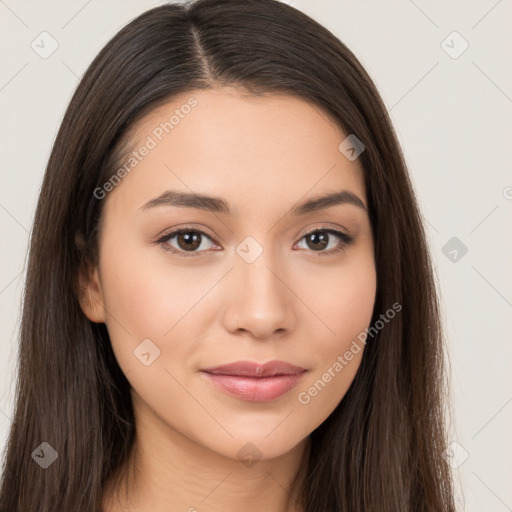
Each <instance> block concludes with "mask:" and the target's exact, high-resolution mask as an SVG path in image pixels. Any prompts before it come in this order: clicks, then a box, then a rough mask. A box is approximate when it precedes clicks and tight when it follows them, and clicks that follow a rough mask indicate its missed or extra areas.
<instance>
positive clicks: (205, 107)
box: [82, 88, 376, 512]
mask: <svg viewBox="0 0 512 512" xmlns="http://www.w3.org/2000/svg"><path fill="white" fill-rule="evenodd" d="M191 96H193V97H194V98H196V100H197V101H198V105H197V106H196V107H195V108H193V109H192V110H191V112H190V114H188V115H187V116H185V117H184V118H183V119H180V122H179V124H178V125H177V126H175V128H174V129H173V130H172V131H171V132H170V133H169V134H166V135H165V137H164V138H163V139H162V141H161V142H159V143H158V145H157V147H156V148H154V149H152V150H151V151H150V152H149V154H148V155H147V156H146V157H144V158H143V160H142V161H140V162H139V163H138V164H137V166H136V167H135V168H134V169H133V170H132V171H131V172H130V173H129V174H127V175H126V176H125V177H124V178H123V179H122V181H121V183H120V184H118V185H117V186H116V187H115V188H114V189H113V190H112V191H110V192H109V193H108V194H107V196H106V197H105V199H103V200H104V201H106V203H105V204H104V212H103V215H104V217H103V221H104V223H103V226H102V230H101V232H100V246H99V247H100V259H99V264H98V266H97V267H91V269H90V272H89V274H88V275H87V276H83V277H82V279H83V285H84V288H85V291H86V293H85V294H84V300H83V305H82V309H83V310H84V314H85V315H86V316H87V317H88V318H89V319H90V320H92V321H93V322H104V323H105V324H106V326H107V329H108V332H109V335H110V338H111V342H112V347H113V350H114V353H115V355H116V358H117V360H118V362H119V365H120V367H121V369H122V370H123V372H124V373H125V375H126V377H127V379H128V380H129V382H130V384H131V386H132V390H131V394H132V399H133V406H134V412H135V419H136V431H137V435H136V443H135V449H134V451H133V453H132V458H131V459H130V464H133V466H130V467H135V468H136V473H135V474H134V475H133V476H128V473H126V474H125V475H126V476H125V483H127V487H128V502H125V501H124V499H123V500H120V499H117V498H114V497H113V494H112V492H113V489H109V488H108V487H107V488H106V490H105V499H104V510H105V511H108V512H117V511H120V510H136V511H152V512H160V511H162V512H163V511H167V512H168V511H178V510H179V511H189V512H194V511H195V510H197V511H212V512H217V511H219V512H220V511H223V512H234V511H240V510H244V511H245V512H253V511H254V512H256V511H261V510H265V511H269V512H284V511H286V512H293V511H300V510H302V509H301V508H300V507H299V505H298V503H297V502H296V501H295V499H294V496H295V493H294V492H292V490H290V484H291V482H292V480H293V478H294V477H295V475H296V474H297V473H299V475H302V473H301V468H304V464H303V457H306V456H307V453H308V446H309V445H308V436H309V434H310V433H311V432H312V431H313V430H314V429H316V428H317V427H318V426H319V425H320V424H321V423H322V422H323V421H324V420H325V419H326V418H327V417H328V416H329V415H330V414H331V413H332V411H333V410H334V409H335V408H336V406H337V405H338V404H339V402H340V401H341V400H342V398H343V396H344V395H345V393H346V391H347V390H348V388H349V386H350V384H351V382H352V381H353V379H354V377H355V374H356V372H357V370H358V368H359V365H360V361H361V357H362V354H363V350H361V351H359V353H358V354H355V355H354V356H353V359H352V360H351V361H350V362H348V363H347V365H346V366H345V367H344V368H343V370H342V371H340V372H339V373H337V374H336V376H335V377H334V378H332V379H331V381H330V382H329V383H327V384H326V385H325V387H324V388H323V389H322V390H321V391H320V392H318V394H317V395H316V396H314V397H311V400H310V401H309V403H307V404H302V403H300V402H299V400H298V394H299V393H300V392H301V391H305V390H306V391H307V390H308V388H310V387H311V386H312V385H313V384H314V383H315V382H317V381H318V379H321V378H322V375H323V374H324V373H325V372H326V371H327V370H328V369H329V368H330V367H332V366H333V364H334V363H335V361H336V360H337V358H338V356H339V355H343V354H344V353H345V352H346V351H347V350H348V349H349V347H350V346H351V343H352V342H353V341H354V340H355V339H356V338H357V336H358V334H360V333H361V332H362V331H363V330H364V329H365V328H366V327H368V326H369V324H370V321H371V315H372V311H373V306H374V301H375V293H376V271H375V261H374V247H373V238H372V232H371V226H370V221H369V217H368V214H367V211H365V210H364V209H363V208H359V207H357V206H355V205H352V204H341V205H336V206H332V207H330V208H327V209H323V210H320V211H316V212H311V213H309V214H307V215H304V216H301V217H293V216H291V215H289V214H288V211H289V210H290V209H291V208H292V207H293V206H294V205H296V204H298V203H300V202H302V201H304V200H306V199H310V198H313V197H316V196H317V195H321V194H324V193H327V192H337V191H341V190H344V189H345V190H349V191H351V192H353V193H354V194H355V195H357V196H358V197H359V198H360V199H361V200H362V202H363V203H364V204H365V205H367V199H366V191H365V186H364V181H363V174H362V168H361V166H360V164H359V162H358V160H357V159H356V160H354V161H350V160H348V159H347V158H346V157H345V156H344V155H343V154H342V153H341V152H340V151H339V150H338V146H339V144H340V142H341V141H343V139H345V137H346V134H344V133H343V132H342V131H341V130H340V129H339V128H338V127H337V126H336V125H335V124H334V122H332V121H331V120H330V119H329V118H328V116H327V115H326V114H325V113H324V112H323V111H321V110H319V109H318V108H317V107H314V106H312V105H311V104H309V103H307V102H305V101H304V100H302V99H299V98H296V97H293V96H285V95H282V96H277V95H265V96H264V97H259V98H256V97H248V96H247V95H242V94H241V92H240V91H239V90H237V89H234V88H221V89H217V90H207V91H192V92H190V93H187V94H183V95H181V96H179V97H175V98H174V99H173V100H172V101H170V102H169V103H167V104H165V105H163V106H161V107H159V108H158V109H156V110H154V111H152V112H151V113H150V114H148V115H147V116H146V117H144V118H143V119H142V120H141V121H139V122H138V123H137V124H136V126H135V128H134V130H133V131H132V132H131V133H130V139H131V140H132V141H133V142H134V145H135V147H137V148H138V147H140V146H141V145H142V144H144V141H145V140H146V138H147V136H148V135H150V134H151V133H152V131H153V130H154V129H155V127H156V126H158V125H159V123H161V122H163V121H165V120H168V119H169V116H170V114H171V113H172V112H173V111H174V110H175V109H176V108H179V107H180V106H181V105H183V104H185V103H186V101H187V99H188V98H190V97H191ZM169 189H172V190H179V191H183V192H191V191H192V192H195V193H203V194H207V195H211V196H217V197H221V198H223V199H224V200H226V201H227V202H228V203H229V205H230V207H231V208H232V209H233V211H234V214H233V215H232V216H229V215H227V214H224V213H215V214H214V213H211V212H206V211H201V210H199V209H194V208H182V207H177V206H169V205H166V206H159V207H155V208H149V209H146V210H140V208H141V206H142V205H144V204H145V203H147V202H148V201H150V200H151V199H153V198H155V197H157V196H159V195H160V194H161V193H162V192H164V191H166V190H169ZM325 223H327V224H328V227H332V228H337V229H340V230H342V231H344V232H346V233H348V234H350V235H352V236H353V237H355V241H354V242H353V243H352V244H350V245H347V246H345V247H344V248H343V250H342V251H340V252H337V253H331V254H330V255H324V256H319V251H316V252H315V250H314V249H315V247H318V246H315V245H308V243H307V238H305V234H306V233H307V232H308V231H311V230H314V229H321V228H322V226H323V225H324V224H325ZM190 224H192V227H193V228H194V229H200V230H201V231H204V232H205V233H206V234H207V236H206V237H203V238H201V240H202V242H201V247H200V248H199V249H196V254H197V253H199V256H198V257H196V258H193V257H190V256H188V257H187V254H190V253H187V252H186V251H185V249H183V244H182V245H179V243H178V239H177V237H175V238H174V239H173V240H170V241H168V242H167V245H171V246H172V247H174V248H175V249H176V250H180V249H181V252H182V253H183V252H184V253H185V256H186V257H179V256H178V255H175V254H173V253H171V252H168V251H165V250H163V249H162V246H161V245H155V244H154V241H155V240H157V239H158V238H159V237H160V236H161V235H163V234H165V233H168V232H169V231H170V230H171V229H172V228H178V227H183V226H185V225H187V226H188V225H190ZM247 236H251V237H253V238H254V239H255V240H256V241H257V243H258V244H259V246H260V247H261V248H262V250H263V252H262V253H261V255H260V256H259V257H258V258H257V259H256V260H255V261H253V262H251V263H248V262H247V261H245V260H244V259H243V258H241V257H240V256H239V254H238V253H237V252H236V248H237V247H238V246H239V245H240V243H241V242H242V241H243V240H244V239H245V238H246V237H247ZM324 236H326V235H325V234H324ZM328 236H329V246H328V248H324V249H320V251H323V252H324V253H325V254H327V253H328V252H329V251H332V249H331V248H335V247H338V246H340V245H343V244H344V242H343V240H340V239H338V238H337V237H336V236H335V235H328ZM208 237H210V238H208ZM311 247H312V248H311ZM215 248H220V250H215ZM251 250H253V249H251ZM145 339H150V340H151V341H152V343H154V344H155V345H156V346H157V347H158V349H159V350H160V355H159V357H157V358H156V359H155V360H154V361H153V362H152V363H151V364H150V365H148V366H146V365H144V364H142V362H141V361H140V359H138V358H137V357H135V356H134V350H135V349H136V348H137V346H139V344H140V343H141V342H142V340H145ZM360 345H361V346H363V345H362V344H360ZM363 347H364V346H363ZM274 359H278V360H283V361H288V362H290V363H292V364H295V365H297V366H302V367H304V368H306V369H308V370H309V371H308V373H307V374H306V375H305V376H304V377H303V378H302V380H301V382H300V383H299V384H298V386H297V387H296V388H294V389H292V390H291V391H289V392H288V393H286V394H285V395H284V396H282V397H280V398H279V399H276V400H273V401H270V402H250V401H245V400H242V399H240V398H235V397H232V396H230V395H228V394H226V393H224V392H222V391H220V390H218V389H216V388H214V387H213V386H212V385H211V383H210V382H209V381H208V380H207V379H205V378H204V375H202V374H201V373H200V372H199V370H200V369H201V368H205V367H208V366H215V365H219V364H223V363H228V362H232V361H236V360H252V361H256V362H266V361H270V360H274ZM246 443H252V444H251V445H250V446H251V448H250V450H253V451H254V453H259V455H260V456H261V458H260V459H259V460H258V461H257V462H256V463H255V464H253V465H252V466H251V467H249V466H248V465H247V464H246V463H245V462H244V461H242V460H240V458H239V457H238V456H237V453H238V452H239V450H240V449H241V448H242V447H243V446H244V445H245V444H246ZM254 447H255V448H254ZM256 449H257V450H258V452H256ZM255 456H256V455H255ZM289 491H290V492H289Z"/></svg>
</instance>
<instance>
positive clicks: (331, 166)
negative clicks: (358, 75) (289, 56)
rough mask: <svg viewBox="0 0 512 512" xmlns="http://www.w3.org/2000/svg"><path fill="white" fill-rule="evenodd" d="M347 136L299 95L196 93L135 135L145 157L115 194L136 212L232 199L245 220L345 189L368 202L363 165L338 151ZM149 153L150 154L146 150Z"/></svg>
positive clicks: (150, 117) (164, 109)
mask: <svg viewBox="0 0 512 512" xmlns="http://www.w3.org/2000/svg"><path fill="white" fill-rule="evenodd" d="M345 137H346V134H345V133H343V131H342V130H341V129H340V128H339V127H338V126H337V125H336V124H335V123H334V121H333V120H332V119H331V118H330V117H329V116H328V115H327V114H326V113H325V112H324V111H323V110H321V109H319V108H318V107H316V106H314V105H312V104H311V103H309V102H307V101H305V100H303V99H301V98H298V97H295V96H291V95H264V96H262V97H256V96H249V95H247V94H246V93H241V91H240V90H237V89H234V88H222V89H217V90H210V89H209V90H200V91H197V90H196V91H190V92H187V93H183V94H181V95H179V96H177V97H175V98H173V99H172V100H170V101H168V102H167V103H164V104H162V105H160V106H159V107H158V108H156V109H154V110H153V111H152V112H150V113H149V114H147V115H146V116H144V117H143V118H142V119H141V120H140V121H139V122H138V123H137V124H136V125H135V126H134V127H133V128H132V130H131V132H130V134H129V142H130V143H131V144H130V146H131V150H134V151H136V152H138V153H139V156H138V157H137V158H136V161H135V160H133V158H134V157H132V164H134V165H133V166H132V167H131V168H130V171H129V172H128V173H126V177H125V178H123V180H122V182H121V183H120V185H118V186H117V187H116V190H114V192H113V193H112V195H113V196H116V201H117V202H119V203H120V204H123V205H124V206H125V207H127V208H131V209H132V210H135V209H137V208H139V207H140V206H141V205H142V204H143V203H144V202H146V201H147V200H149V199H151V198H152V197H154V196H156V195H159V194H161V193H162V192H164V191H165V190H166V189H173V190H176V189H179V190H182V191H185V192H196V193H204V194H208V195H216V196H222V197H225V198H226V199H227V200H228V201H229V203H230V204H232V205H233V207H234V209H235V210H236V211H239V212H240V213H241V212H242V210H243V209H244V207H247V208H248V207H249V206H251V205H253V206H259V208H260V210H261V209H262V208H266V207H268V208H276V207H279V206H280V205H283V206H286V205H291V204H292V203H295V202H297V201H298V200H299V199H301V198H304V197H305V196H306V197H307V196H308V195H317V194H320V193H322V192H325V191H331V192H332V191H338V190H341V189H348V190H350V191H352V192H354V193H356V194H357V195H359V197H361V198H362V199H363V201H364V202H366V199H365V187H364V180H363V173H362V168H361V167H360V164H359V162H358V161H357V160H355V161H350V160H348V159H347V158H346V157H345V156H344V155H343V154H342V153H341V152H340V151H339V149H338V146H339V145H340V143H341V142H342V141H343V139H345ZM144 147H146V148H150V149H149V150H143V151H139V150H141V149H142V148H144ZM141 152H144V153H145V155H144V156H143V157H141V156H140V153H141ZM127 161H128V160H127V159H125V161H124V162H127Z"/></svg>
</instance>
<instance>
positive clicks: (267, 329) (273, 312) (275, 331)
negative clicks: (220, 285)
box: [223, 251, 296, 340]
mask: <svg viewBox="0 0 512 512" xmlns="http://www.w3.org/2000/svg"><path fill="white" fill-rule="evenodd" d="M269 253H270V251H268V252H266V251H264V252H263V254H262V255H261V256H260V257H259V258H258V259H257V260H256V261H254V262H252V263H247V262H246V261H244V260H243V259H240V258H238V259H237V261H236V262H235V268H234V269H233V270H232V271H231V272H230V278H229V280H228V284H227V289H226V294H227V295H228V299H227V301H226V302H227V304H228V305H227V307H226V309H225V311H224V318H223V320H224V326H225V328H226V330H227V331H229V332H231V333H249V334H250V335H251V336H252V337H254V338H257V339H261V340H263V339H269V338H272V337H275V336H282V335H284V334H285V333H286V332H290V331H292V330H293V329H294V327H295V321H296V316H295V308H294V294H293V292H292V290H291V289H290V288H293V287H292V286H290V284H289V283H288V282H287V281H290V279H291V278H290V273H289V272H284V271H283V270H282V268H281V266H277V265H276V262H275V260H272V258H271V255H270V254H269Z"/></svg>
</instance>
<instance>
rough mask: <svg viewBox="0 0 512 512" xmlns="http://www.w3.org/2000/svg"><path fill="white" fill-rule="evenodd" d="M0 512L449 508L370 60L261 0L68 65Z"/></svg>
mask: <svg viewBox="0 0 512 512" xmlns="http://www.w3.org/2000/svg"><path fill="white" fill-rule="evenodd" d="M19 357H20V359H19V377H18V387H17V396H16V410H15V415H14V421H13V424H12V428H11V432H10V435H9V439H8V450H7V453H6V459H5V464H4V472H3V481H2V488H1V494H0V508H1V510H5V511H7V510H9V511H11V510H17V511H18V512H28V511H31V512H32V511H35V510H37V511H45V512H47V511H48V512H49V511H54V510H73V511H95V510H103V511H105V512H117V511H121V510H133V511H146V510H148V511H149V510H151V511H157V512H158V511H161V510H162V511H163V510H189V511H194V510H198V511H201V510H212V511H213V510H215V511H217V510H222V511H227V512H229V511H232V510H240V509H241V508H242V507H243V508H244V509H245V510H249V511H252V510H254V511H256V510H265V511H270V512H274V511H275V512H282V511H294V512H296V511H303V512H325V511H350V512H357V511H360V512H362V511H365V512H368V511H379V512H386V511H390V512H391V511H393V512H396V511H404V512H405V511H411V512H412V511H420V510H421V511H423V510H425V511H427V510H428V511H453V510H455V507H454V500H453V490H452V481H451V475H450V472H449V468H448V465H447V464H446V462H445V459H444V457H443V452H444V450H445V447H446V445H447V441H446V433H445V419H444V417H443V410H444V403H443V401H444V399H445V386H444V382H445V381H444V366H443V345H442V336H441V328H440V323H439V311H438V303H437V296H436V289H435V283H434V276H433V272H432V265H431V262H430V259H429V254H428V248H427V244H426V241H425V234H424V230H423V227H422V223H421V216H420V213H419V210H418V206H417V202H416V199H415V196H414V192H413V189H412V186H411V183H410V180H409V177H408V174H407V169H406V166H405V164H404V160H403V157H402V153H401V150H400V147H399V144H398V142H397V139H396V136H395V133H394V131H393V128H392V126H391V123H390V120H389V117H388V115H387V112H386V109H385V107H384V105H383V103H382V101H381V99H380V97H379V94H378V92H377V90H376V88H375V86H374V84H373V83H372V81H371V79H370V78H369V76H368V75H367V73H366V72H365V70H364V69H363V68H362V66H361V65H360V63H359V62H358V61H357V59H356V58H355V57H354V55H353V54H352V53H351V52H350V51H349V50H348V49H347V48H346V46H344V44H343V43H341V42H340V41H339V40H338V39H337V38H336V37H335V36H334V35H333V34H331V33H330V32H329V31H327V30H326V29H325V28H324V27H322V26H321V25H319V24H318V23H316V22H315V21H314V20H312V19H310V18H309V17H307V16H306V15H304V14H303V13H301V12H299V11H298V10H296V9H294V8H292V7H290V6H287V5H285V4H282V3H280V2H277V1H275V0H253V1H251V2H246V1H243V0H198V1H196V2H190V3H188V4H186V5H173V4H168V5H164V6H161V7H157V8H154V9H151V10H149V11H147V12H145V13H143V14H142V15H141V16H139V17H138V18H136V19H135V20H133V21H132V22H131V23H129V24H128V25H127V26H126V27H124V28H123V29H122V30H121V31H120V32H119V33H118V34H117V35H116V36H115V37H114V38H113V39H112V40H111V41H110V42H109V43H108V44H107V45H106V46H105V48H103V50H102V51H101V52H100V53H99V55H98V56H97V57H96V59H95V60H94V62H93V63H92V64H91V66H90V67H89V69H88V70H87V72H86V73H85V75H84V77H83V79H82V81H81V83H80V85H79V86H78V88H77V91H76V92H75V94H74V96H73V98H72V100H71V103H70V105H69V108H68V110H67V112H66V114H65V117H64V119H63V122H62V125H61V127H60V130H59V133H58V135H57V138H56V140H55V144H54V147H53V150H52V153H51V156H50V160H49V163H48V167H47V169H46V174H45V178H44V182H43V185H42V190H41V194H40V198H39V202H38V207H37V212H36V216H35V221H34V227H33V232H32V238H31V245H30V254H29V266H28V273H27V280H26V292H25V299H24V307H23V317H22V326H21V340H20V349H19Z"/></svg>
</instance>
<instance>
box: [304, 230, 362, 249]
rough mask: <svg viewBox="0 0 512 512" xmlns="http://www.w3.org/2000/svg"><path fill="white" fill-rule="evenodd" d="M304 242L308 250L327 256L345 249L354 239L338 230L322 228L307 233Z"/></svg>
mask: <svg viewBox="0 0 512 512" xmlns="http://www.w3.org/2000/svg"><path fill="white" fill-rule="evenodd" d="M302 240H305V241H306V247H305V248H306V249H308V250H310V251H312V252H316V253H318V255H325V256H327V255H330V254H333V253H337V252H339V251H341V250H343V249H345V248H346V247H347V246H348V245H349V244H351V243H352V242H353V241H354V238H353V237H352V236H350V235H347V234H346V233H343V232H342V231H338V230H337V229H332V228H330V229H325V228H322V229H316V230H315V231H311V232H310V233H307V234H306V235H304V236H303V237H302V239H301V240H300V241H301V242H302ZM326 249H327V250H326Z"/></svg>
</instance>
